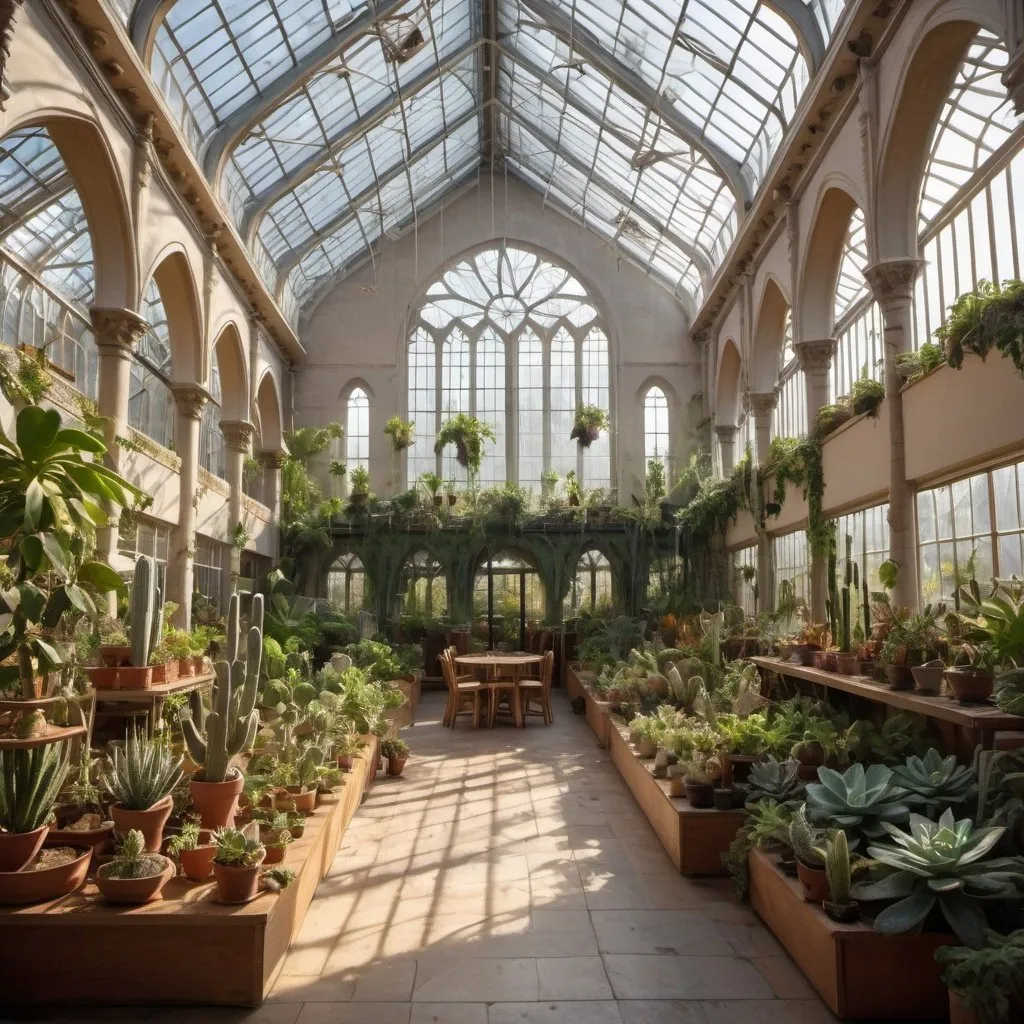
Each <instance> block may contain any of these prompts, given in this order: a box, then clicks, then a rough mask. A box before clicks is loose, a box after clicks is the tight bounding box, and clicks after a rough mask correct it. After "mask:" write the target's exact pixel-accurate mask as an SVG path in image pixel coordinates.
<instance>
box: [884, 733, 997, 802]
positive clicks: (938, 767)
mask: <svg viewBox="0 0 1024 1024" xmlns="http://www.w3.org/2000/svg"><path fill="white" fill-rule="evenodd" d="M892 777H893V781H894V782H895V783H896V785H898V786H901V787H902V788H903V789H905V790H906V791H907V796H906V801H907V803H908V804H910V805H911V806H912V807H923V808H924V813H925V814H927V815H928V816H929V817H934V816H935V815H936V814H938V812H939V808H940V807H955V806H959V805H961V804H966V803H967V801H968V800H970V799H971V798H972V797H973V796H974V794H975V793H976V792H977V786H976V785H975V782H974V772H973V771H972V770H971V769H970V768H966V767H964V766H963V765H959V764H957V761H956V756H955V755H954V754H950V755H949V757H943V756H942V755H941V754H940V753H939V752H938V751H937V750H936V749H935V748H934V747H930V748H929V749H928V752H927V753H926V754H925V755H924V757H917V756H911V757H908V758H907V761H906V764H901V765H897V766H896V767H895V768H893V770H892Z"/></svg>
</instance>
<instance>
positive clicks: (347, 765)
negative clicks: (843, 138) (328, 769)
mask: <svg viewBox="0 0 1024 1024" xmlns="http://www.w3.org/2000/svg"><path fill="white" fill-rule="evenodd" d="M338 767H339V768H340V769H341V770H342V771H343V772H347V771H351V770H352V755H351V754H339V755H338Z"/></svg>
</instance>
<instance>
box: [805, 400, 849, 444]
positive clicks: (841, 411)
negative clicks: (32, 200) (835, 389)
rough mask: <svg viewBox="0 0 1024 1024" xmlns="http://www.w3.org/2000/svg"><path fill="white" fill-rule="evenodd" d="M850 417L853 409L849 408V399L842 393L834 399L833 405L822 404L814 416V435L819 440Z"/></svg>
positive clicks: (835, 429)
mask: <svg viewBox="0 0 1024 1024" xmlns="http://www.w3.org/2000/svg"><path fill="white" fill-rule="evenodd" d="M852 417H853V410H852V409H851V408H850V405H849V400H848V399H847V397H846V396H845V395H842V396H840V397H839V398H838V399H836V404H835V405H823V406H822V407H821V408H820V409H819V410H818V414H817V416H815V417H814V436H815V437H816V438H817V439H818V440H819V441H821V440H823V439H824V438H826V437H828V435H829V434H832V433H834V432H835V431H837V430H838V429H839V428H840V427H841V426H842V425H843V424H844V423H846V422H847V421H848V420H850V419H851V418H852Z"/></svg>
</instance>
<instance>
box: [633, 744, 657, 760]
mask: <svg viewBox="0 0 1024 1024" xmlns="http://www.w3.org/2000/svg"><path fill="white" fill-rule="evenodd" d="M657 752H658V744H657V743H655V742H654V740H641V741H640V742H639V743H638V744H637V745H636V754H637V757H654V755H655V754H656V753H657Z"/></svg>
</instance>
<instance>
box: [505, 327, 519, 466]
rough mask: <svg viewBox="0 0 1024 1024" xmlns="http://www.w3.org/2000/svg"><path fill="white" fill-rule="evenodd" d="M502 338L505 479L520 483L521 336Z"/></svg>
mask: <svg viewBox="0 0 1024 1024" xmlns="http://www.w3.org/2000/svg"><path fill="white" fill-rule="evenodd" d="M521 330H522V328H520V331H521ZM501 337H502V338H503V339H504V342H505V479H506V480H508V481H509V482H510V483H519V482H520V480H519V335H518V334H516V335H515V336H513V335H511V334H509V335H505V334H502V336H501Z"/></svg>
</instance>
